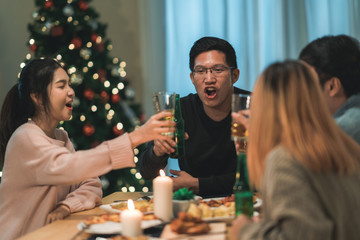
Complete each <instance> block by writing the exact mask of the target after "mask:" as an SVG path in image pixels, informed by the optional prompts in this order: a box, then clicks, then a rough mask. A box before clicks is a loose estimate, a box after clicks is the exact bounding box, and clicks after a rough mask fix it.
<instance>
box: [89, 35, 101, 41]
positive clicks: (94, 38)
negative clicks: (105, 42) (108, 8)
mask: <svg viewBox="0 0 360 240" xmlns="http://www.w3.org/2000/svg"><path fill="white" fill-rule="evenodd" d="M98 36H99V35H97V34H96V33H92V34H91V37H90V38H91V41H92V42H93V43H95V42H96V39H97V37H98Z"/></svg>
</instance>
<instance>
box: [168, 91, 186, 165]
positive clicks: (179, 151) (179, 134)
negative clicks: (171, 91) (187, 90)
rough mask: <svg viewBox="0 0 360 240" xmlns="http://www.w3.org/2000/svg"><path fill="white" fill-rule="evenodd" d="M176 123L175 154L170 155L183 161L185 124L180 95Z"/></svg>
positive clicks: (177, 98)
mask: <svg viewBox="0 0 360 240" xmlns="http://www.w3.org/2000/svg"><path fill="white" fill-rule="evenodd" d="M174 117H175V122H176V130H175V134H174V140H175V142H176V146H175V152H173V153H171V154H170V157H171V158H177V159H181V158H184V156H185V123H184V119H183V117H182V114H181V105H180V95H179V94H176V98H175V116H174Z"/></svg>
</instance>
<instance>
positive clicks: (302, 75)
mask: <svg viewBox="0 0 360 240" xmlns="http://www.w3.org/2000/svg"><path fill="white" fill-rule="evenodd" d="M250 113H251V121H250V126H249V148H248V157H247V164H248V171H249V178H250V182H251V184H252V185H253V187H255V188H256V189H258V190H259V191H260V193H261V195H262V197H263V209H262V211H263V212H262V217H261V220H260V222H257V223H255V222H253V221H251V220H250V219H248V218H247V217H246V216H244V215H240V216H239V217H238V218H237V219H236V220H235V221H234V223H233V227H232V232H231V235H232V237H233V238H234V239H277V240H279V239H307V240H312V239H314V240H315V239H316V240H317V239H322V240H324V239H347V240H351V239H359V236H360V228H359V227H358V226H360V215H359V214H358V212H357V209H360V191H359V187H360V167H359V166H360V165H359V160H360V146H359V145H358V144H357V143H356V142H355V141H354V140H352V139H351V138H350V137H349V136H347V135H346V134H345V133H344V132H343V131H342V130H341V129H340V127H339V126H338V125H337V124H336V123H335V121H334V120H333V118H332V116H331V115H330V112H329V110H328V108H327V106H326V104H325V101H324V99H323V96H322V92H321V89H320V86H319V83H318V80H317V79H316V78H315V76H314V75H313V74H312V72H311V70H310V69H309V68H308V67H306V66H305V65H303V64H302V63H300V62H297V61H285V62H281V63H274V64H272V65H270V66H269V67H268V68H267V69H266V70H265V71H264V72H263V73H262V75H261V76H260V78H259V79H258V81H257V84H256V86H255V89H254V93H253V98H252V105H251V110H250ZM233 117H235V118H236V117H237V116H236V114H235V115H234V114H233Z"/></svg>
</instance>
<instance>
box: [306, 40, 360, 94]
mask: <svg viewBox="0 0 360 240" xmlns="http://www.w3.org/2000/svg"><path fill="white" fill-rule="evenodd" d="M299 58H300V59H301V60H303V61H305V62H306V63H308V64H310V65H311V66H312V67H314V68H315V71H316V72H317V74H318V76H319V80H320V84H321V85H322V86H324V84H325V83H326V82H327V81H328V80H329V79H330V78H332V77H337V78H339V80H340V82H341V84H342V85H343V88H344V91H345V94H346V96H347V97H350V96H352V95H353V94H356V93H359V92H360V43H359V41H358V40H357V39H355V38H353V37H350V36H347V35H337V36H324V37H321V38H318V39H315V40H314V41H312V42H310V43H309V44H308V45H307V46H305V47H304V49H303V50H302V51H301V53H300V55H299Z"/></svg>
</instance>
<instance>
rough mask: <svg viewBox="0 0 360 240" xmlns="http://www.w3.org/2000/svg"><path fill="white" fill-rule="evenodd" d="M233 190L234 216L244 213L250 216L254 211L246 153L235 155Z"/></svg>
mask: <svg viewBox="0 0 360 240" xmlns="http://www.w3.org/2000/svg"><path fill="white" fill-rule="evenodd" d="M233 192H234V197H235V216H238V215H240V214H245V215H247V216H249V217H251V216H252V215H253V213H254V200H253V192H252V190H251V188H250V186H249V181H248V176H247V170H246V153H240V154H239V155H238V157H237V169H236V180H235V185H234V188H233Z"/></svg>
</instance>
